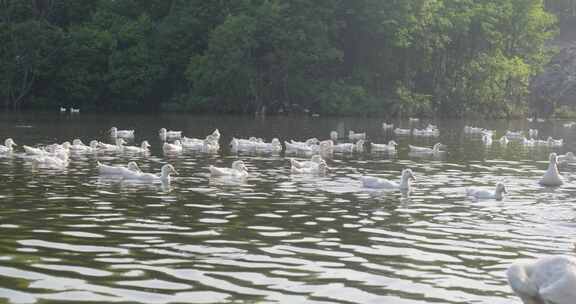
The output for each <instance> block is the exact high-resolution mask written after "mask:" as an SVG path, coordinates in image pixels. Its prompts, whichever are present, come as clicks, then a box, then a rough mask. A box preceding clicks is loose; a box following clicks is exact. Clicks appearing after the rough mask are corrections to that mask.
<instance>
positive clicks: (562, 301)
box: [506, 255, 576, 304]
mask: <svg viewBox="0 0 576 304" xmlns="http://www.w3.org/2000/svg"><path fill="white" fill-rule="evenodd" d="M506 277H507V279H508V284H509V285H510V287H511V288H512V290H513V291H514V293H515V294H516V295H517V296H518V297H520V299H521V300H522V302H523V303H524V304H548V303H549V304H574V303H575V302H574V301H575V299H576V258H574V257H572V256H564V255H553V256H546V257H542V258H539V259H537V260H534V261H530V262H517V263H514V264H512V265H510V266H509V267H508V270H507V271H506Z"/></svg>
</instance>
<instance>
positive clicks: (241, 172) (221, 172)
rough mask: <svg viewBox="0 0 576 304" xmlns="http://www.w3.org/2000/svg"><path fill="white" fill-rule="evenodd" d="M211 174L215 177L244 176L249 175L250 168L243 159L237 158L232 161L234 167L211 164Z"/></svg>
mask: <svg viewBox="0 0 576 304" xmlns="http://www.w3.org/2000/svg"><path fill="white" fill-rule="evenodd" d="M208 170H210V175H211V176H213V177H236V178H244V177H247V176H248V168H246V165H245V164H244V162H243V161H241V160H237V161H234V162H233V163H232V168H220V167H214V166H210V167H208Z"/></svg>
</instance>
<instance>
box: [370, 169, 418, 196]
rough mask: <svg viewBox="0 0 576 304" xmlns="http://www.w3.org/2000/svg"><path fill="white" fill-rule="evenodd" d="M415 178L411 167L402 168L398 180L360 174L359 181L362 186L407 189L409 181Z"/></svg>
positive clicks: (409, 186)
mask: <svg viewBox="0 0 576 304" xmlns="http://www.w3.org/2000/svg"><path fill="white" fill-rule="evenodd" d="M415 180H416V178H415V177H414V174H413V173H412V170H411V169H404V170H402V175H401V176H400V182H395V181H391V180H388V179H384V178H378V177H373V176H362V177H361V178H360V181H361V182H362V186H363V187H364V188H372V189H392V190H396V189H397V190H403V191H408V190H410V188H411V183H410V182H411V181H415Z"/></svg>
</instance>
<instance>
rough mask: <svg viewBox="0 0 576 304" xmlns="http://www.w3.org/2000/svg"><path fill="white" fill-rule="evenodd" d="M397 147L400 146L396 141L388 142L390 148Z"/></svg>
mask: <svg viewBox="0 0 576 304" xmlns="http://www.w3.org/2000/svg"><path fill="white" fill-rule="evenodd" d="M397 145H398V144H397V143H396V142H395V141H393V140H391V141H389V142H388V146H391V147H395V146H397Z"/></svg>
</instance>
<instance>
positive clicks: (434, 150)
mask: <svg viewBox="0 0 576 304" xmlns="http://www.w3.org/2000/svg"><path fill="white" fill-rule="evenodd" d="M408 147H410V152H411V153H418V154H433V155H438V154H440V153H442V152H444V151H440V148H442V147H443V145H442V144H441V143H436V144H435V145H434V146H432V148H428V147H419V146H412V145H409V146H408Z"/></svg>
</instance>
